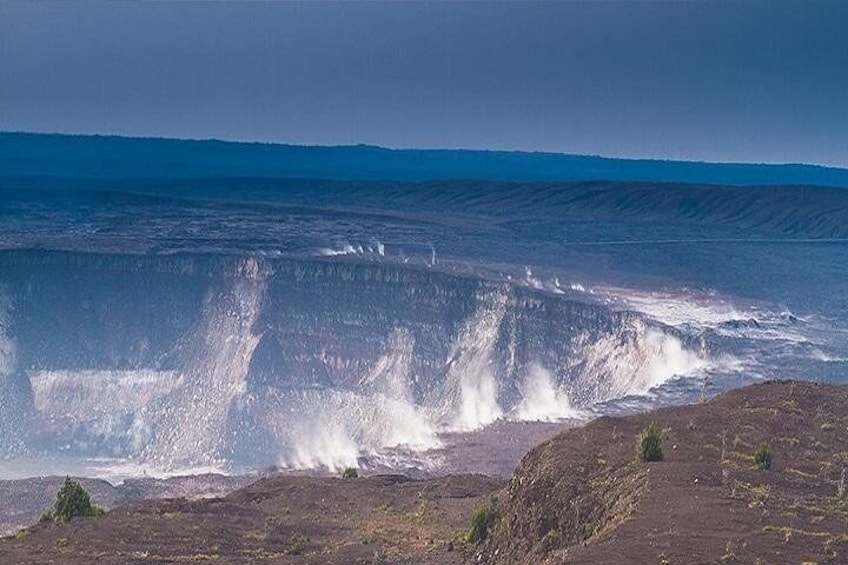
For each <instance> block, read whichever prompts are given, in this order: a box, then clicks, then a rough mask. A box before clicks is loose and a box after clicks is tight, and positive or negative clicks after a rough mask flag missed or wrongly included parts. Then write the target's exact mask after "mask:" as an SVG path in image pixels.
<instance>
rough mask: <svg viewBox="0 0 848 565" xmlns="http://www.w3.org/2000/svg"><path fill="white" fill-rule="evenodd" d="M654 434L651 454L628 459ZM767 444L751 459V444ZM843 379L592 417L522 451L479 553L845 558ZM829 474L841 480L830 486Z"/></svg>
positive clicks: (488, 557) (648, 559)
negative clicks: (658, 436)
mask: <svg viewBox="0 0 848 565" xmlns="http://www.w3.org/2000/svg"><path fill="white" fill-rule="evenodd" d="M649 424H655V425H656V426H658V427H659V428H661V429H662V430H663V435H664V441H663V447H664V455H665V457H664V459H663V460H662V461H658V462H651V463H644V462H639V461H637V460H636V457H635V455H636V443H637V441H636V438H637V437H638V436H639V434H640V433H641V432H642V430H643V429H644V428H645V427H646V426H648V425H649ZM763 443H766V444H768V445H769V446H770V448H771V452H772V457H773V459H772V464H771V467H770V468H769V469H759V468H758V467H757V466H756V465H755V460H754V454H755V452H756V451H757V448H758V446H760V445H761V444H763ZM846 465H848V387H846V386H832V385H820V384H814V383H809V382H796V381H789V382H770V383H764V384H758V385H753V386H750V387H746V388H743V389H738V390H734V391H731V392H728V393H725V394H723V395H721V396H719V397H717V398H715V399H714V400H712V401H711V402H709V403H706V404H703V405H694V406H683V407H675V408H667V409H661V410H657V411H654V412H649V413H645V414H639V415H634V416H628V417H624V418H607V417H604V418H599V419H597V420H595V421H593V422H591V423H590V424H588V425H587V426H585V427H583V428H576V429H572V430H568V431H566V432H564V433H562V434H560V435H559V436H557V437H556V438H554V439H552V440H550V441H548V442H546V443H544V444H542V445H540V446H538V447H537V448H535V449H533V450H532V451H531V452H530V453H529V454H528V455H527V456H526V457H525V458H524V459H523V461H522V462H521V464H520V466H519V468H518V469H517V471H516V472H515V474H514V476H513V477H512V479H511V480H510V482H509V484H508V486H507V487H506V488H505V489H504V490H503V491H501V492H499V493H498V494H497V496H496V498H495V499H494V500H493V502H492V503H491V506H492V508H491V511H492V512H491V514H492V515H496V516H497V523H496V525H495V526H494V527H493V528H492V530H493V531H492V532H491V535H489V536H488V538H487V539H486V540H485V541H484V542H483V543H482V544H480V547H478V548H477V550H476V553H475V560H477V561H479V562H485V563H492V564H500V563H509V564H513V563H515V564H518V563H520V564H525V563H526V564H531V563H532V564H536V563H581V564H582V563H616V564H626V563H633V564H646V563H658V564H677V563H762V564H771V563H798V564H800V563H848V492H846V491H848V484H846V483H848V478H845V471H844V469H845V467H846ZM840 483H842V488H841V489H840Z"/></svg>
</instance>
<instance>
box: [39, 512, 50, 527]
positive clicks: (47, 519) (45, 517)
mask: <svg viewBox="0 0 848 565" xmlns="http://www.w3.org/2000/svg"><path fill="white" fill-rule="evenodd" d="M52 521H53V511H52V510H45V511H44V512H42V513H41V514H40V515H39V516H38V522H37V523H38V524H44V523H46V522H52Z"/></svg>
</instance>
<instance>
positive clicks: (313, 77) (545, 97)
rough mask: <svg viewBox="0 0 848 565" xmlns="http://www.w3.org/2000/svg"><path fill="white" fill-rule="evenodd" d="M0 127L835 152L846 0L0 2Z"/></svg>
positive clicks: (846, 47) (846, 158)
mask: <svg viewBox="0 0 848 565" xmlns="http://www.w3.org/2000/svg"><path fill="white" fill-rule="evenodd" d="M0 130H2V131H32V132H63V133H101V134H119V135H130V136H155V137H180V138H201V139H205V138H218V139H229V140H242V141H273V142H283V143H296V144H320V145H337V144H357V143H367V144H374V145H382V146H387V147H421V148H434V147H438V148H454V147H461V148H482V149H507V150H528V151H552V152H563V153H578V154H597V155H605V156H611V157H637V158H659V159H687V160H704V161H737V162H804V163H817V164H825V165H833V166H841V167H848V2H844V1H834V2H816V1H803V2H802V1H797V2H785V1H782V0H769V1H766V2H754V1H742V0H738V1H734V2H646V1H642V2H627V3H625V2H608V1H604V2H600V1H595V2H566V1H562V2H532V3H530V2H452V3H448V2H393V3H384V2H347V3H343V4H342V3H333V2H309V3H223V2H218V3H213V4H203V3H199V2H184V3H124V2H117V3H109V4H104V3H93V2H92V3H88V2H86V3H71V2H67V3H64V2H63V3H58V2H50V3H42V2H32V3H31V2H14V1H6V2H0Z"/></svg>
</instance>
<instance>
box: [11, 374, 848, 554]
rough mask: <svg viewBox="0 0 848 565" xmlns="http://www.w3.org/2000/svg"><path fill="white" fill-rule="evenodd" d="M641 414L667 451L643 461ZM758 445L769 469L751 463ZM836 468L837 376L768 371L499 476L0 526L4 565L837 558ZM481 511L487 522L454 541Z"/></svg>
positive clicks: (622, 423) (285, 492)
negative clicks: (472, 535) (777, 376)
mask: <svg viewBox="0 0 848 565" xmlns="http://www.w3.org/2000/svg"><path fill="white" fill-rule="evenodd" d="M652 423H653V424H656V425H657V426H658V427H659V428H660V429H662V431H663V435H664V441H663V449H664V454H665V457H664V459H663V460H662V461H658V462H652V463H643V462H639V461H637V460H636V458H635V454H636V444H637V438H638V436H639V434H640V432H641V431H642V430H643V429H644V428H645V426H647V425H649V424H652ZM763 442H766V443H768V444H769V445H770V447H771V452H772V454H773V461H772V465H771V467H770V468H769V469H758V468H757V467H756V466H755V464H754V457H753V454H754V453H755V451H756V449H757V447H758V446H759V445H760V444H761V443H763ZM846 464H848V386H833V385H820V384H814V383H808V382H794V381H791V382H774V383H764V384H759V385H754V386H751V387H747V388H744V389H738V390H734V391H731V392H728V393H725V394H723V395H721V396H719V397H717V398H715V399H713V400H712V401H710V402H707V403H705V404H698V405H693V406H682V407H675V408H667V409H662V410H657V411H654V412H649V413H645V414H638V415H633V416H626V417H616V418H611V417H602V418H599V419H597V420H595V421H593V422H591V423H589V424H588V425H586V426H584V427H582V428H573V429H570V430H566V431H565V432H563V433H561V434H560V435H558V436H556V437H555V438H553V439H552V440H549V441H548V442H545V443H543V444H542V445H540V446H538V447H537V448H535V449H533V450H532V451H531V452H530V453H528V454H527V455H526V456H525V457H524V459H523V461H522V462H521V464H520V465H519V467H518V469H517V470H516V472H515V474H514V475H513V477H512V478H511V479H510V481H509V483H508V484H506V485H504V483H503V482H502V481H499V480H496V479H489V478H486V477H481V476H475V475H462V476H447V477H441V478H437V479H428V480H411V479H407V478H404V477H399V476H376V477H368V478H359V479H334V478H307V477H291V476H275V477H266V478H263V479H261V480H259V481H258V482H256V483H254V484H252V485H250V486H247V487H245V488H242V489H240V490H237V491H235V492H233V493H232V494H230V495H228V496H226V497H223V498H217V499H205V500H186V499H170V500H150V501H140V502H133V503H130V504H127V505H124V506H120V507H118V508H116V509H114V510H112V511H110V512H108V513H107V514H106V515H105V516H103V517H101V518H82V519H74V520H71V521H70V522H69V523H66V524H39V525H35V526H33V527H32V528H30V529H28V530H24V531H22V532H20V533H19V534H17V535H16V536H13V537H10V538H6V539H3V540H0V563H21V564H25V563H67V564H71V565H73V564H77V563H80V564H81V563H93V562H97V563H133V562H138V563H186V562H214V563H265V562H272V563H316V564H317V563H363V564H365V563H434V564H447V563H457V564H458V563H463V562H465V563H488V564H525V563H526V564H531V563H532V564H535V563H552V564H553V563H581V564H582V563H588V564H593V563H598V564H600V563H604V564H609V563H616V564H617V563H625V564H626V563H633V564H636V563H638V564H650V563H657V564H680V563H687V564H688V563H716V564H722V563H762V564H771V563H796V564H801V563H846V562H848V493H845V492H843V493H842V495H841V496H840V493H839V489H840V479H841V477H842V473H843V471H842V469H843V468H844V466H845V465H846ZM845 481H846V482H848V478H846V479H845ZM844 488H845V489H846V490H848V485H845V487H844ZM478 509H488V510H489V512H488V515H489V516H492V517H493V520H492V525H491V528H490V529H489V530H486V531H487V533H488V535H487V536H486V537H485V539H483V540H482V541H480V542H477V543H468V542H466V541H465V536H466V534H467V533H468V530H469V526H470V524H471V517H472V515H473V514H474V513H475V510H478Z"/></svg>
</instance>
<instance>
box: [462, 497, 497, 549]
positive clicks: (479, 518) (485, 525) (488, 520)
mask: <svg viewBox="0 0 848 565" xmlns="http://www.w3.org/2000/svg"><path fill="white" fill-rule="evenodd" d="M497 521H498V510H497V509H496V508H495V505H494V503H493V502H492V503H489V504H487V505H486V506H483V507H482V508H478V509H477V511H476V512H474V516H472V517H471V530H470V531H469V532H468V543H477V542H480V541H483V540H484V539H486V538H487V537H488V536H489V532H490V531H491V530H492V529H494V527H495V524H496V523H497Z"/></svg>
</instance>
